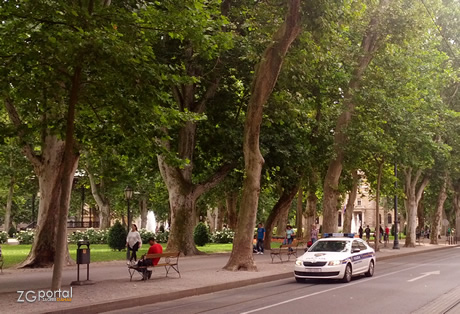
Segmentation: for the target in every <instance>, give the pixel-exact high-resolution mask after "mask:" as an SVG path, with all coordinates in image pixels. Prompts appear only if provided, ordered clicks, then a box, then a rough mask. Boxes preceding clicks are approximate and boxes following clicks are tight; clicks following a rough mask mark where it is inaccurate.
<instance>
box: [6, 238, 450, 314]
mask: <svg viewBox="0 0 460 314" xmlns="http://www.w3.org/2000/svg"><path fill="white" fill-rule="evenodd" d="M426 242H428V241H426ZM440 243H442V244H441V245H429V244H425V245H420V246H417V247H415V248H403V247H402V246H403V243H401V249H400V250H393V249H392V246H393V244H392V243H390V245H389V247H388V248H384V247H383V245H382V249H381V251H380V252H377V265H378V261H379V260H384V259H390V258H394V257H397V256H403V255H412V254H417V253H423V252H427V251H431V250H440V249H448V248H451V247H453V246H446V245H444V241H441V242H440ZM228 258H229V254H213V255H205V256H203V255H202V256H194V257H183V258H180V260H179V266H180V270H181V275H182V278H178V276H177V274H175V272H173V273H170V275H169V277H168V278H165V272H164V268H159V269H155V271H154V273H153V275H152V278H151V280H149V281H147V282H144V281H140V280H139V279H140V277H139V276H138V277H136V275H135V277H133V278H134V279H135V280H133V281H132V282H130V281H129V276H128V271H127V266H126V263H125V262H124V261H114V262H100V263H94V264H90V279H91V280H93V281H94V282H95V284H94V285H91V286H74V287H73V297H72V301H71V302H48V303H47V302H36V303H17V298H18V296H19V294H18V293H17V292H16V291H17V290H39V289H43V290H46V289H47V288H48V287H49V285H50V281H51V275H52V270H51V269H7V270H5V271H4V274H3V275H0V309H1V312H2V313H18V312H19V313H43V312H53V311H62V312H65V313H69V312H73V313H83V312H84V313H99V312H102V311H109V310H114V309H122V308H129V307H133V306H136V305H144V304H150V303H155V302H161V301H167V300H173V299H177V298H182V297H187V296H192V295H198V294H205V293H211V292H216V291H221V290H225V289H232V288H237V287H241V286H245V285H250V284H255V283H261V282H267V281H271V280H277V279H282V278H289V277H291V276H292V271H293V265H292V262H290V263H282V264H281V263H274V264H272V263H271V258H270V254H269V252H266V253H265V255H254V259H255V261H256V264H257V267H258V272H229V271H224V270H222V267H223V266H224V265H225V263H226V262H227V260H228ZM291 261H292V260H291ZM377 270H378V266H377ZM80 275H81V277H80V278H86V277H85V276H86V267H85V266H83V267H82V268H81V269H80ZM73 280H76V266H72V267H66V268H65V269H64V272H63V283H64V285H63V287H62V289H63V290H64V289H70V286H69V284H70V282H71V281H73Z"/></svg>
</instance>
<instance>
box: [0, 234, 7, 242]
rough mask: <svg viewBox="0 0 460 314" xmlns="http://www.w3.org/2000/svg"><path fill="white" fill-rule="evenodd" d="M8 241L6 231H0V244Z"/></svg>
mask: <svg viewBox="0 0 460 314" xmlns="http://www.w3.org/2000/svg"><path fill="white" fill-rule="evenodd" d="M6 241H8V233H7V232H6V231H0V244H2V243H6Z"/></svg>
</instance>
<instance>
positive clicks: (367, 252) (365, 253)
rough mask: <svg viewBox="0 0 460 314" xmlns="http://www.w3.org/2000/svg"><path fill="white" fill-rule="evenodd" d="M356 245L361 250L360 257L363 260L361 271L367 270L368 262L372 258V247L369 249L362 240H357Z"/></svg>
mask: <svg viewBox="0 0 460 314" xmlns="http://www.w3.org/2000/svg"><path fill="white" fill-rule="evenodd" d="M358 245H359V248H360V250H361V257H362V260H363V266H364V268H363V271H367V270H368V269H369V263H370V262H371V260H372V249H370V248H369V246H367V245H366V243H364V241H359V240H358Z"/></svg>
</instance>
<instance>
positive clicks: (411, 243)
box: [404, 167, 429, 247]
mask: <svg viewBox="0 0 460 314" xmlns="http://www.w3.org/2000/svg"><path fill="white" fill-rule="evenodd" d="M412 171H413V170H412V168H410V167H407V168H405V169H404V176H405V183H404V191H405V194H406V200H405V201H404V204H405V207H406V212H407V232H406V243H405V245H404V246H405V247H415V241H416V237H415V234H416V230H415V229H416V228H417V207H418V203H419V201H420V199H421V198H422V193H423V191H424V190H425V187H426V186H427V184H428V182H429V180H428V178H427V177H424V178H423V179H422V181H421V182H420V184H418V181H419V179H420V178H421V175H422V171H421V170H417V171H416V173H415V175H414V176H413V175H412ZM417 185H418V187H417Z"/></svg>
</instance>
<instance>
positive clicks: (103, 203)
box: [85, 165, 110, 229]
mask: <svg viewBox="0 0 460 314" xmlns="http://www.w3.org/2000/svg"><path fill="white" fill-rule="evenodd" d="M85 170H86V173H87V174H88V178H89V183H90V186H91V194H92V195H93V198H94V200H95V201H96V204H97V206H98V207H99V223H100V225H99V228H100V229H107V228H109V227H110V202H109V199H108V198H107V197H106V196H105V194H104V178H100V179H99V180H100V183H99V185H98V184H97V183H96V180H95V179H94V175H93V174H92V171H91V169H89V165H87V167H86V168H85Z"/></svg>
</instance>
